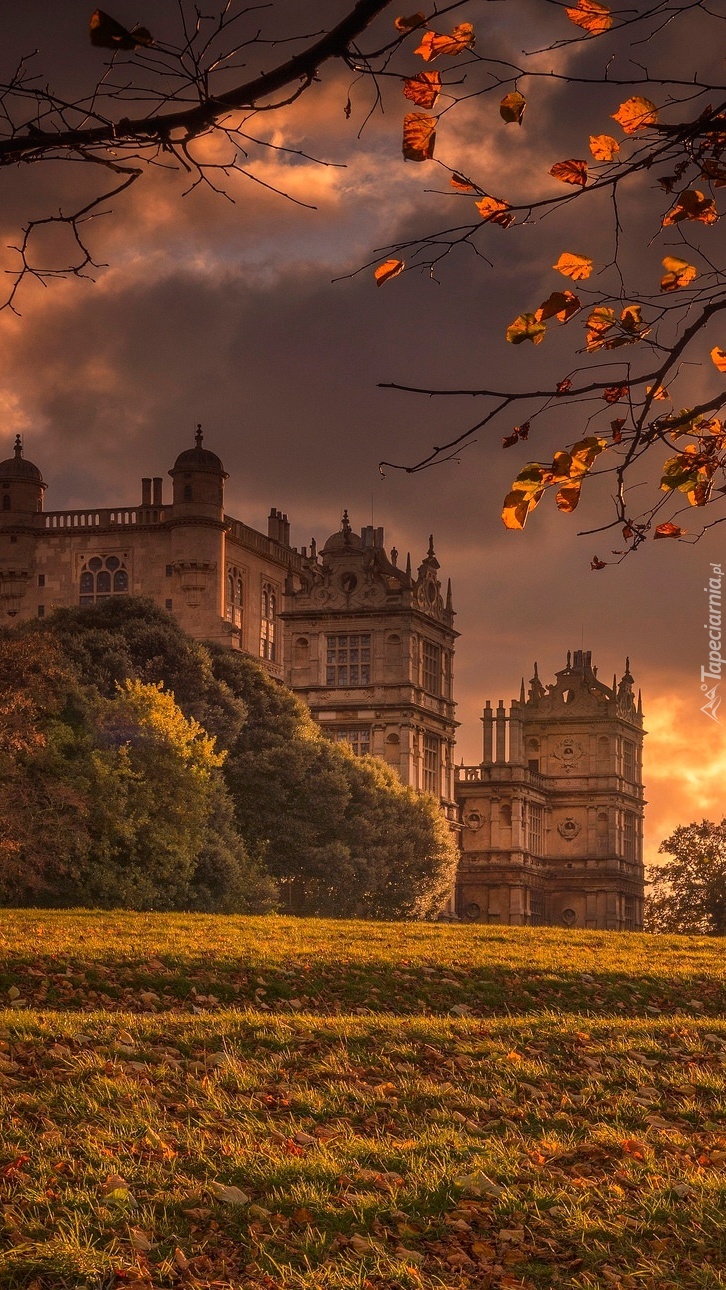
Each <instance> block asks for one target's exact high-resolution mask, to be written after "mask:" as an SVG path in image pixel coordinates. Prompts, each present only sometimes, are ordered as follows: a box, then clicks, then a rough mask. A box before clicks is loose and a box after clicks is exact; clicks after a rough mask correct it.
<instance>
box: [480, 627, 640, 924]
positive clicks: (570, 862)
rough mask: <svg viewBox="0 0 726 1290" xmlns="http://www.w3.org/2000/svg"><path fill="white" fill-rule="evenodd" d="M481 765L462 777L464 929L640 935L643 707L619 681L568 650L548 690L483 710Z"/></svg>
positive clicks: (585, 654)
mask: <svg viewBox="0 0 726 1290" xmlns="http://www.w3.org/2000/svg"><path fill="white" fill-rule="evenodd" d="M482 720H483V723H484V756H483V759H482V763H481V765H480V766H461V767H459V768H458V769H457V783H456V799H457V802H458V804H459V807H460V809H461V818H462V824H463V829H462V855H461V864H460V869H459V874H458V882H457V893H456V910H457V913H458V914H459V916H460V917H461V918H463V919H466V920H468V921H470V922H487V923H515V924H553V925H555V926H557V925H559V926H565V927H591V928H609V929H611V930H633V929H635V930H638V929H640V928H641V927H642V917H643V914H642V900H643V863H642V825H643V806H644V801H643V780H642V746H643V735H644V730H643V709H642V703H641V699H640V694H639V695H638V700H637V704H636V701H635V698H634V694H633V678H632V676H631V675H630V668H629V664H628V663H627V662H626V667H625V673H624V675H623V677H622V678H621V680H620V682H619V683H618V682H617V680H616V678H615V677H613V684H612V687H610V686H607V685H604V684H603V683H602V681H599V680H598V678H597V669H596V668H593V666H592V660H591V655H590V652H589V651H583V650H576V651H575V654H574V658H573V657H572V656H571V655H570V654H568V656H567V665H566V667H564V668H563V669H562V671H560V672H558V673H557V674H556V679H555V682H554V684H552V685H548V686H547V687H545V686H544V685H543V684H542V682H541V681H540V679H539V676H538V674H537V666H536V664H535V673H534V676H533V678H532V680H531V682H530V688H529V694H528V696H527V697H526V698H525V692H524V681H523V682H522V691H521V694H520V698H519V700H518V701H517V700H514V701H513V702H512V704H511V706H510V708H509V712H508V713H507V711H506V710H505V707H504V704H503V703H502V702H501V701H500V703H499V705H498V707H497V708H496V710H492V708H491V706H490V704H489V703H487V705H486V708H485V710H484V716H483V718H482Z"/></svg>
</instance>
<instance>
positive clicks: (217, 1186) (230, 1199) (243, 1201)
mask: <svg viewBox="0 0 726 1290" xmlns="http://www.w3.org/2000/svg"><path fill="white" fill-rule="evenodd" d="M207 1186H208V1190H209V1191H211V1193H212V1195H213V1196H214V1198H215V1200H221V1202H222V1204H223V1205H249V1203H250V1198H249V1196H247V1195H245V1193H244V1192H243V1191H240V1189H239V1187H232V1186H227V1185H226V1184H225V1183H221V1182H211V1183H208V1184H207Z"/></svg>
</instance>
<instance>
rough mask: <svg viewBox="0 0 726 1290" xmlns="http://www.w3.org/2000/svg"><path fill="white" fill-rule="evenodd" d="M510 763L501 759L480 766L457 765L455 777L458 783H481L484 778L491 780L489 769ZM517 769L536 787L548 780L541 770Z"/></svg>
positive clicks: (542, 785)
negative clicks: (541, 773)
mask: <svg viewBox="0 0 726 1290" xmlns="http://www.w3.org/2000/svg"><path fill="white" fill-rule="evenodd" d="M509 765H510V763H509V762H504V761H500V762H492V763H485V764H483V765H479V766H455V767H454V778H455V779H456V780H457V782H458V783H462V784H476V783H481V782H482V781H483V780H486V781H489V780H490V779H491V776H490V775H489V771H491V770H493V769H495V768H496V767H500V766H506V767H509ZM517 769H518V770H520V771H521V773H522V774H523V775H524V776H525V778H526V780H527V781H528V782H529V783H530V784H534V785H535V786H536V787H539V788H542V787H544V785H545V783H546V782H547V777H546V776H545V775H540V773H539V771H536V770H530V769H529V767H527V766H523V767H517Z"/></svg>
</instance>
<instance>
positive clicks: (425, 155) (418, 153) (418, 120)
mask: <svg viewBox="0 0 726 1290" xmlns="http://www.w3.org/2000/svg"><path fill="white" fill-rule="evenodd" d="M436 121H437V118H436V117H435V116H425V115H424V113H423V112H408V113H407V114H406V116H405V117H404V118H403V155H404V157H405V159H406V161H430V160H431V158H432V157H433V155H434V145H435V143H436Z"/></svg>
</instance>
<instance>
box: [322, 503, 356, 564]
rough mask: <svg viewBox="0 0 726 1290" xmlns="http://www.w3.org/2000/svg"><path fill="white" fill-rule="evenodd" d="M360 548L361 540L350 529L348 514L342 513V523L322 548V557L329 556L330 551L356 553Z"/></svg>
mask: <svg viewBox="0 0 726 1290" xmlns="http://www.w3.org/2000/svg"><path fill="white" fill-rule="evenodd" d="M362 547H363V539H362V538H360V537H359V536H358V534H357V533H354V532H353V530H352V529H351V527H350V520H349V519H348V512H347V511H343V522H342V524H341V526H340V528H339V530H338V532H337V533H331V535H330V537H329V538H328V540H327V542H326V543H325V546H324V547H323V552H322V553H323V555H326V554H327V555H329V554H330V552H331V551H350V550H354V551H357V550H361V548H362Z"/></svg>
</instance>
